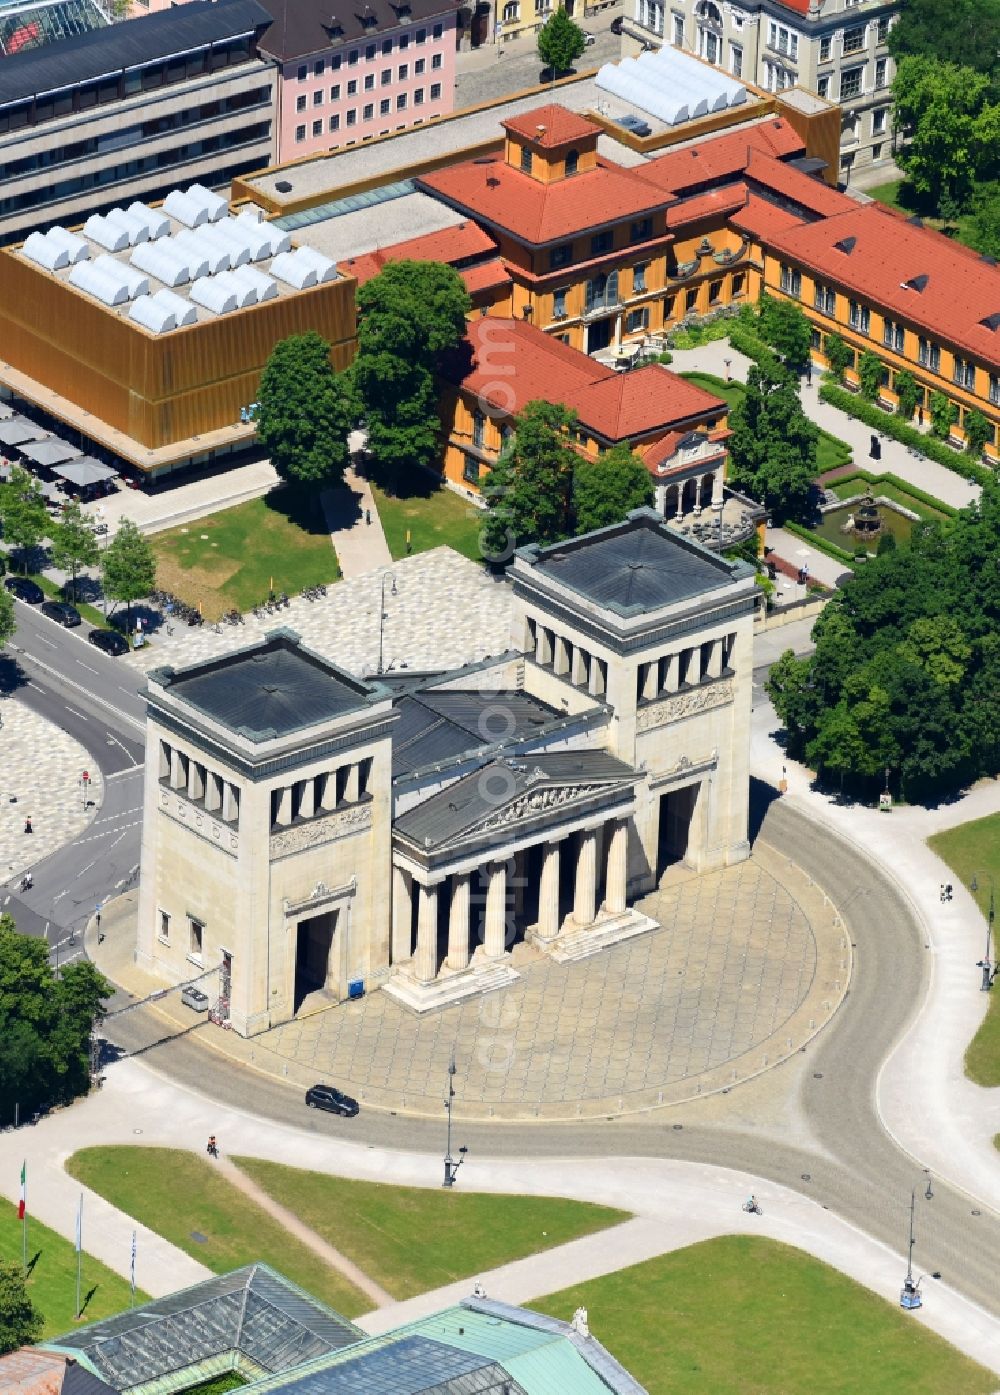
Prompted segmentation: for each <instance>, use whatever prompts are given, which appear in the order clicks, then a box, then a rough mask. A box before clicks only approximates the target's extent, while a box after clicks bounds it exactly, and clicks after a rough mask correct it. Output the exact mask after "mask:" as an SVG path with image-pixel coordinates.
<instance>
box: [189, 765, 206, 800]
mask: <svg viewBox="0 0 1000 1395" xmlns="http://www.w3.org/2000/svg"><path fill="white" fill-rule="evenodd" d="M204 793H205V767H204V766H203V765H199V764H198V762H197V761H196V760H190V761H188V781H187V794H188V799H201V797H202V795H203V794H204Z"/></svg>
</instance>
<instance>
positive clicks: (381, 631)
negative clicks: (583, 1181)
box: [376, 572, 454, 1064]
mask: <svg viewBox="0 0 1000 1395" xmlns="http://www.w3.org/2000/svg"><path fill="white" fill-rule="evenodd" d="M389 581H391V582H392V590H391V591H390V592H389V594H390V596H395V595H396V594H397V592H396V573H395V572H384V573H383V575H382V599H381V601H380V603H379V610H378V669H377V670H376V672H377V673H384V672H385V665H384V663H383V646H384V641H385V621H386V614H387V612H386V608H385V588H386V583H387V582H389ZM453 1064H454V1063H453Z"/></svg>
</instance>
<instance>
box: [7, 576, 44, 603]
mask: <svg viewBox="0 0 1000 1395" xmlns="http://www.w3.org/2000/svg"><path fill="white" fill-rule="evenodd" d="M4 585H5V586H6V588H7V590H8V591H9V592H10V594H11V595H12V596H16V597H17V599H18V600H19V601H26V602H27V604H28V605H41V603H42V601H44V600H45V592H44V591H43V590H42V588H41V587H40V586H39V585H38V583H37V581H29V579H28V578H27V577H26V576H9V577H8V578H7V580H6V581H5V582H4Z"/></svg>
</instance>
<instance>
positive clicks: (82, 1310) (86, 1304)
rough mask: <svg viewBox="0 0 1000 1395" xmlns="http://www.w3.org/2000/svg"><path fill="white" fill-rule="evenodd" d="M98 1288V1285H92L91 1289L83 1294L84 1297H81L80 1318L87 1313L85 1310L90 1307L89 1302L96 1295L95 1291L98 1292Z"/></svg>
mask: <svg viewBox="0 0 1000 1395" xmlns="http://www.w3.org/2000/svg"><path fill="white" fill-rule="evenodd" d="M99 1288H100V1284H94V1286H93V1288H91V1289H88V1290H87V1292H86V1293H85V1294H84V1296H83V1302H82V1303H81V1304H80V1316H81V1317H83V1315H84V1313H85V1312H86V1311H87V1309H88V1308H89V1307H90V1303H91V1300H92V1299H93V1297H94V1295H95V1294H96V1292H97V1290H98V1289H99Z"/></svg>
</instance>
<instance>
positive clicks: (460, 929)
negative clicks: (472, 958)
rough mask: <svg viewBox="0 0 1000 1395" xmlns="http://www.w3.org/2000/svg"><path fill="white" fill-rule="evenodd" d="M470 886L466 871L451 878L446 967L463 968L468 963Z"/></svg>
mask: <svg viewBox="0 0 1000 1395" xmlns="http://www.w3.org/2000/svg"><path fill="white" fill-rule="evenodd" d="M470 905H471V887H470V881H469V874H468V872H461V873H457V874H456V875H455V876H453V877H452V879H451V909H450V911H449V914H448V968H449V969H465V968H468V965H469V908H470Z"/></svg>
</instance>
